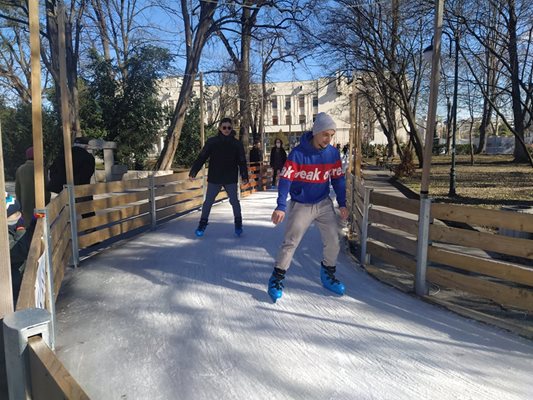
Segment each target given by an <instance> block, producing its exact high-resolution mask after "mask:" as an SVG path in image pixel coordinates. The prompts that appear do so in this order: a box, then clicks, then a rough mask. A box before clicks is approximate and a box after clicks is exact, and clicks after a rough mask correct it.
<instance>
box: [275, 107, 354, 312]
mask: <svg viewBox="0 0 533 400" xmlns="http://www.w3.org/2000/svg"><path fill="white" fill-rule="evenodd" d="M335 130H336V125H335V122H334V121H333V119H332V118H331V117H330V116H329V115H328V114H326V113H323V112H322V113H319V114H317V116H316V119H315V122H314V124H313V130H312V131H311V132H306V133H304V134H303V135H302V138H301V142H300V144H299V145H298V146H297V147H295V148H294V149H293V150H292V151H291V152H290V154H289V157H288V159H287V161H286V163H285V166H284V167H283V170H282V171H281V174H280V179H279V186H278V187H279V189H278V201H277V202H278V206H277V207H276V209H275V210H274V212H273V213H272V222H273V223H274V224H276V225H277V224H279V223H280V222H282V221H283V219H284V218H285V212H286V210H287V195H288V194H289V193H290V195H291V201H290V203H289V207H288V208H289V210H288V211H289V216H288V218H289V219H288V221H287V228H286V231H285V239H284V241H283V244H282V245H281V249H280V251H279V253H278V256H277V258H276V264H275V267H274V271H273V272H272V276H271V277H270V280H269V281H268V294H269V295H270V297H271V298H272V301H274V302H276V300H277V299H279V298H280V297H281V296H282V294H283V279H284V278H285V272H286V271H287V269H288V268H289V266H290V263H291V260H292V257H293V255H294V251H295V250H296V248H297V247H298V244H299V243H300V241H301V240H302V237H303V236H304V234H305V232H306V231H307V229H308V228H309V226H310V225H311V223H313V222H316V224H317V226H318V229H319V230H320V234H321V237H322V242H323V245H324V251H323V260H322V262H321V271H320V279H321V281H322V284H323V286H324V287H325V288H326V289H329V290H331V291H333V292H335V293H337V294H339V295H343V294H344V285H343V284H342V283H341V282H340V281H339V280H338V279H336V278H335V268H336V267H335V265H336V263H337V256H338V254H339V250H340V245H339V226H338V222H337V217H336V214H335V210H334V209H333V202H332V200H331V198H330V196H329V192H330V189H329V187H330V182H331V185H332V186H333V189H334V190H335V194H336V196H337V203H338V204H339V212H340V216H341V218H342V219H343V220H346V219H347V218H348V209H347V208H346V180H345V178H344V173H343V171H342V163H341V158H340V154H339V151H338V150H337V149H335V147H333V146H332V145H331V144H330V143H331V140H332V138H333V136H334V135H335Z"/></svg>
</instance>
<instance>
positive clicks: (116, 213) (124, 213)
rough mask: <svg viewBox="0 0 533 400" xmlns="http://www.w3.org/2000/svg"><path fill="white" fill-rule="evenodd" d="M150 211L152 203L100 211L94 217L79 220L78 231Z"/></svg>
mask: <svg viewBox="0 0 533 400" xmlns="http://www.w3.org/2000/svg"><path fill="white" fill-rule="evenodd" d="M148 212H150V204H149V203H144V204H134V205H131V206H126V207H123V208H120V209H119V210H113V211H109V212H106V213H98V214H97V215H95V216H94V217H89V218H83V219H81V220H80V221H78V233H81V232H84V231H86V230H88V229H94V228H96V227H99V226H102V225H107V224H112V223H115V222H118V221H120V220H123V219H128V218H132V217H134V216H138V215H141V214H146V213H148Z"/></svg>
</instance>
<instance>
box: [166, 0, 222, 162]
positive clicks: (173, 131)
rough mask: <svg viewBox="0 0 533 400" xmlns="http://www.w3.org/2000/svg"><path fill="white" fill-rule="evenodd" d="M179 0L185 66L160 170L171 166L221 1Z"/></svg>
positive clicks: (214, 28)
mask: <svg viewBox="0 0 533 400" xmlns="http://www.w3.org/2000/svg"><path fill="white" fill-rule="evenodd" d="M180 3H181V14H182V18H183V27H184V35H185V50H186V65H185V73H184V77H183V84H182V86H181V89H180V94H179V97H178V102H177V104H176V108H175V109H174V113H173V114H172V118H171V122H170V126H169V127H168V130H167V134H166V136H165V142H164V146H163V150H162V151H161V155H160V156H159V159H158V160H157V164H156V168H157V169H160V170H164V169H170V168H171V167H172V161H173V159H174V154H176V149H177V148H178V143H179V140H180V135H181V130H182V128H183V123H184V122H185V114H186V112H187V108H188V106H189V104H190V101H191V96H192V91H193V86H194V80H195V78H196V75H197V74H198V64H199V63H200V57H201V55H202V50H203V48H204V46H205V44H206V42H207V40H208V39H209V37H210V36H211V35H212V34H213V32H214V31H215V30H216V27H217V25H216V22H215V20H214V14H215V10H216V8H217V5H218V0H212V1H209V2H207V1H201V2H199V4H198V6H197V7H196V8H195V9H193V10H190V9H189V6H188V3H189V2H188V1H187V0H181V1H180ZM196 16H197V17H196ZM195 18H196V19H195Z"/></svg>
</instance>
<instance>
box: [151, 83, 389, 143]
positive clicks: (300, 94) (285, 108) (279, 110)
mask: <svg viewBox="0 0 533 400" xmlns="http://www.w3.org/2000/svg"><path fill="white" fill-rule="evenodd" d="M181 82H182V78H181V77H169V78H166V79H164V80H162V81H161V84H160V87H161V89H160V93H161V95H160V99H161V101H162V102H163V104H164V105H166V106H168V107H169V108H170V109H174V107H175V105H176V103H177V101H178V96H179V90H180V87H181ZM251 91H252V93H251V101H252V105H251V108H252V120H253V123H254V124H256V126H255V131H257V132H259V131H260V129H259V127H258V124H259V121H260V118H259V113H260V110H261V95H260V93H261V85H260V84H252V85H251ZM352 92H353V86H352V85H351V82H350V81H349V80H348V79H347V78H346V77H344V76H339V77H336V78H319V79H316V80H307V81H296V82H272V83H267V85H266V100H265V101H266V103H265V105H264V106H265V116H264V136H263V138H262V139H263V146H264V148H265V149H269V148H270V147H272V146H273V143H274V140H275V139H276V138H280V139H282V140H283V142H284V143H285V145H286V146H287V147H288V148H292V147H294V146H295V145H296V144H298V142H299V138H300V136H301V135H302V133H303V132H305V131H307V130H310V129H311V128H312V126H313V121H314V119H315V117H316V115H317V114H318V113H319V112H325V113H328V114H329V115H331V117H332V118H333V119H334V121H335V123H336V125H337V131H336V134H335V137H334V139H333V144H334V145H335V144H340V145H341V146H343V145H344V144H347V143H348V142H349V140H350V112H351V111H350V108H351V105H350V94H351V93H352ZM199 94H200V84H199V82H196V83H195V86H194V90H193V95H194V96H199ZM204 98H205V100H204V104H205V113H204V115H205V123H206V124H216V123H217V121H219V120H220V119H221V118H222V117H226V116H227V117H230V118H235V117H236V116H237V115H238V110H239V99H238V91H237V88H236V87H235V86H231V85H225V86H211V85H209V86H207V85H206V86H205V88H204ZM369 114H371V113H369V112H366V113H365V112H362V113H361V115H369ZM361 133H362V137H363V140H364V141H366V142H367V143H371V144H386V143H387V139H386V137H385V135H384V134H383V132H382V131H381V130H380V129H379V124H377V123H375V121H371V120H369V121H362V122H361ZM159 147H160V148H162V140H161V143H160V144H159Z"/></svg>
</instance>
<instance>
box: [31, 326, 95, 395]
mask: <svg viewBox="0 0 533 400" xmlns="http://www.w3.org/2000/svg"><path fill="white" fill-rule="evenodd" d="M28 357H29V361H30V362H29V364H30V376H31V392H32V399H33V400H50V399H70V400H88V399H89V396H87V394H86V393H85V392H84V390H83V389H82V388H81V386H80V385H79V384H78V382H76V380H75V379H74V378H73V377H72V376H71V375H70V373H69V372H68V371H67V370H66V369H65V367H64V366H63V364H62V363H61V361H59V360H58V358H57V357H56V355H55V353H54V352H53V351H52V350H51V349H50V347H48V345H47V344H46V342H45V341H44V339H43V338H42V337H41V336H34V337H31V338H30V339H29V340H28Z"/></svg>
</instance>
